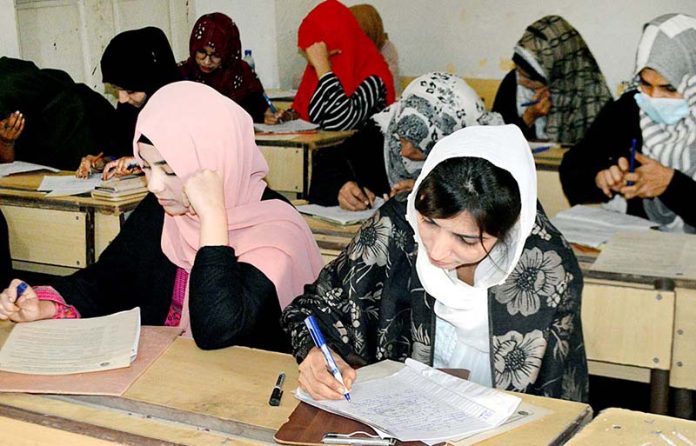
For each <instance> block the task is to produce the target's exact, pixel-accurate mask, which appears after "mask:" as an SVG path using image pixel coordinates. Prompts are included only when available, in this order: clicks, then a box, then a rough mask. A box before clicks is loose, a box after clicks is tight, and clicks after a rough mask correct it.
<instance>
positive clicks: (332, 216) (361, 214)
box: [297, 197, 384, 225]
mask: <svg viewBox="0 0 696 446" xmlns="http://www.w3.org/2000/svg"><path fill="white" fill-rule="evenodd" d="M383 204H384V199H382V198H381V197H376V198H375V202H374V204H373V206H372V209H365V210H364V211H347V210H345V209H341V207H340V206H319V205H318V204H305V205H302V206H297V210H298V211H300V212H301V213H303V214H307V215H313V216H314V217H317V218H320V219H322V220H326V221H330V222H332V223H338V224H340V225H352V224H355V223H360V222H362V221H364V220H367V219H368V218H370V217H372V214H374V213H375V211H376V210H377V209H379V208H380V207H381V206H382V205H383Z"/></svg>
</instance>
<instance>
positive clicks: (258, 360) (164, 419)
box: [0, 323, 591, 445]
mask: <svg viewBox="0 0 696 446" xmlns="http://www.w3.org/2000/svg"><path fill="white" fill-rule="evenodd" d="M0 328H2V323H0ZM1 331H2V330H0V332H1ZM281 371H283V372H285V373H286V375H287V376H286V381H285V386H284V390H285V394H284V395H283V398H282V400H281V405H280V406H278V407H271V406H269V405H268V398H269V396H270V392H271V389H272V387H273V385H274V384H275V381H276V378H277V376H278V373H279V372H281ZM296 387H297V363H296V362H295V360H294V359H293V358H292V357H291V356H290V355H285V354H280V353H273V352H266V351H262V350H254V349H248V348H244V347H232V348H227V349H223V350H216V351H203V350H199V349H198V348H197V347H196V346H195V344H194V343H193V341H192V340H189V339H182V338H179V339H177V340H176V341H175V342H174V343H173V344H172V345H171V346H170V348H169V349H168V350H167V352H165V353H164V355H163V356H162V357H160V358H159V359H158V360H157V361H156V362H155V364H153V366H152V367H151V368H150V369H149V370H148V371H147V372H145V374H144V375H143V376H142V377H141V378H140V379H139V380H138V381H136V383H135V384H134V385H133V386H132V387H131V388H130V389H129V390H128V392H126V394H125V395H124V397H122V398H115V397H88V396H56V395H26V394H0V412H2V414H3V416H7V417H10V418H20V419H22V420H25V421H27V422H30V423H36V424H38V423H39V422H40V421H41V420H42V419H44V420H45V419H46V417H52V418H51V420H52V425H53V426H54V427H56V428H58V429H61V430H76V429H78V428H82V432H83V434H85V435H91V436H94V437H96V438H102V436H103V435H106V434H107V433H108V434H110V435H112V437H111V438H119V436H123V438H124V439H125V438H129V437H132V438H137V439H139V441H136V442H135V443H130V444H162V443H154V440H158V441H165V442H170V443H164V444H174V443H175V444H187V445H208V444H210V445H222V444H230V443H234V444H268V443H273V434H274V433H275V431H276V430H277V429H278V428H279V427H280V426H281V425H282V424H283V423H284V422H285V421H286V419H287V418H288V416H289V415H290V413H292V411H293V410H294V409H295V407H296V406H297V404H298V401H297V400H296V399H295V398H294V397H293V396H292V394H291V392H292V390H293V389H294V388H296ZM520 396H521V397H522V398H523V399H524V400H526V401H529V402H530V403H531V404H534V405H538V406H542V407H546V408H549V409H551V410H552V411H553V413H551V414H549V415H547V416H546V417H544V418H543V419H540V420H538V421H536V422H533V423H530V424H528V425H526V426H522V427H520V428H518V429H515V430H513V431H510V432H507V433H504V434H501V435H499V436H497V437H494V438H491V439H489V440H487V441H485V442H484V443H482V444H485V445H502V444H516V445H525V444H529V445H531V444H540V443H541V444H550V443H554V442H557V441H561V440H564V439H567V438H568V437H569V436H570V435H572V434H573V433H574V432H575V431H576V430H577V429H578V428H579V427H580V426H582V425H583V424H584V423H586V422H587V421H589V418H590V417H591V409H590V408H589V406H587V405H586V404H580V403H573V402H568V401H561V400H554V399H549V398H542V397H533V396H528V395H520ZM133 436H135V437H133ZM148 439H149V441H150V443H146V442H145V440H148ZM124 442H125V441H124Z"/></svg>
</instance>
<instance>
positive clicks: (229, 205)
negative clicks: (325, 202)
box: [0, 82, 322, 351]
mask: <svg viewBox="0 0 696 446" xmlns="http://www.w3.org/2000/svg"><path fill="white" fill-rule="evenodd" d="M135 141H138V142H137V143H135V144H134V152H135V156H136V158H137V159H138V162H139V163H140V165H141V166H142V168H143V169H144V170H145V174H146V176H147V180H148V189H149V190H150V192H152V193H151V194H150V195H148V196H147V197H146V198H145V199H144V200H143V202H142V203H141V204H140V205H139V206H138V207H137V208H136V209H135V211H133V214H132V215H131V216H130V218H129V219H128V220H127V221H126V223H125V225H124V227H123V229H122V230H121V232H120V233H119V234H118V236H117V237H116V239H114V241H113V242H112V243H111V245H109V247H108V248H107V249H106V250H105V251H104V252H103V253H102V255H101V257H100V258H99V260H98V261H97V262H96V263H95V264H93V265H90V266H89V267H87V268H85V269H83V270H80V271H78V272H76V273H75V274H73V275H72V276H68V277H60V278H56V279H55V280H54V281H53V283H52V284H51V285H52V286H51V287H36V288H34V289H31V288H29V289H27V290H26V291H25V292H24V294H23V295H22V296H21V297H20V298H19V299H18V300H16V301H15V297H16V287H17V285H18V284H19V281H18V280H13V281H12V283H11V286H10V287H9V288H7V289H6V290H5V291H3V292H2V293H0V319H10V320H13V321H17V322H22V321H30V320H36V319H46V318H60V317H74V316H81V317H93V316H101V315H105V314H110V313H113V312H116V311H121V310H126V309H130V308H133V307H136V306H139V307H140V310H141V318H142V323H143V324H147V325H172V326H179V327H181V328H182V329H184V330H185V335H188V336H191V335H192V336H193V338H194V340H195V341H196V344H197V345H198V346H199V347H201V348H204V349H212V348H221V347H226V346H230V345H246V346H250V347H258V348H263V349H270V350H280V351H286V350H287V349H288V339H287V336H285V335H284V334H283V332H282V331H281V329H280V324H279V322H278V319H279V317H280V312H281V309H282V308H284V307H285V306H286V305H287V304H288V303H289V302H290V301H291V300H292V298H293V297H294V296H296V295H298V294H300V293H301V292H302V289H303V286H304V285H305V284H306V283H311V282H312V281H313V280H314V279H315V278H316V277H317V274H318V273H319V270H320V269H321V265H322V260H321V256H320V254H319V249H318V247H317V245H316V243H315V242H314V238H313V237H312V234H311V232H310V231H309V228H308V227H307V225H306V224H305V222H304V220H303V219H302V217H301V216H300V215H299V214H298V213H297V211H296V210H295V209H294V208H293V207H292V206H291V205H290V204H288V203H286V202H284V201H283V200H282V199H280V198H279V197H280V195H278V194H277V193H275V192H273V191H272V190H270V189H269V188H268V187H267V186H266V183H265V182H264V181H263V178H264V177H265V175H266V172H267V170H268V167H267V164H266V161H265V160H264V159H263V156H262V155H261V152H260V151H259V149H258V147H257V146H256V144H255V142H254V131H253V128H252V121H251V118H250V117H249V115H248V114H247V113H246V112H245V111H244V110H243V109H242V108H241V107H240V106H238V105H237V104H235V103H234V102H232V101H231V100H229V99H228V98H226V97H224V96H222V95H221V94H219V93H217V92H216V91H215V90H213V89H212V88H210V87H208V86H206V85H202V84H199V83H195V82H176V83H173V84H170V85H167V86H165V87H163V88H161V89H160V90H159V91H158V92H157V93H155V94H154V95H153V96H152V98H150V100H149V101H148V104H147V106H145V108H144V109H143V110H142V112H141V113H140V116H139V117H138V123H137V127H136V130H135Z"/></svg>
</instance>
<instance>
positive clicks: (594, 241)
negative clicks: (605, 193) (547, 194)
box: [551, 205, 657, 248]
mask: <svg viewBox="0 0 696 446" xmlns="http://www.w3.org/2000/svg"><path fill="white" fill-rule="evenodd" d="M551 223H552V224H553V225H554V226H555V227H556V228H557V229H558V230H559V231H561V233H562V234H563V236H564V237H565V238H566V240H568V241H569V242H572V243H578V244H581V245H585V246H591V247H593V248H598V247H599V246H601V245H602V244H603V243H605V242H606V241H607V240H609V239H610V238H611V237H612V236H613V235H614V234H616V233H617V232H619V231H647V230H649V229H650V228H653V227H656V226H657V223H655V222H652V221H650V220H647V219H645V218H640V217H636V216H633V215H627V214H622V213H620V212H614V211H610V210H607V209H603V208H600V207H591V206H583V205H576V206H573V207H572V208H570V209H566V210H564V211H561V212H559V213H558V214H556V216H555V217H553V218H552V219H551Z"/></svg>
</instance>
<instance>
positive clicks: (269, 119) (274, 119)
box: [263, 108, 284, 125]
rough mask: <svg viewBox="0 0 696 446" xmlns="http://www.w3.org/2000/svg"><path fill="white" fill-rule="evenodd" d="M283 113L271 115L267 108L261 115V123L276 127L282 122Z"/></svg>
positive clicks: (278, 112)
mask: <svg viewBox="0 0 696 446" xmlns="http://www.w3.org/2000/svg"><path fill="white" fill-rule="evenodd" d="M283 114H284V112H283V111H277V112H275V113H273V112H272V111H271V109H270V108H267V109H266V111H265V112H264V113H263V123H264V124H267V125H276V124H280V123H282V122H283V121H284V119H283Z"/></svg>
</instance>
